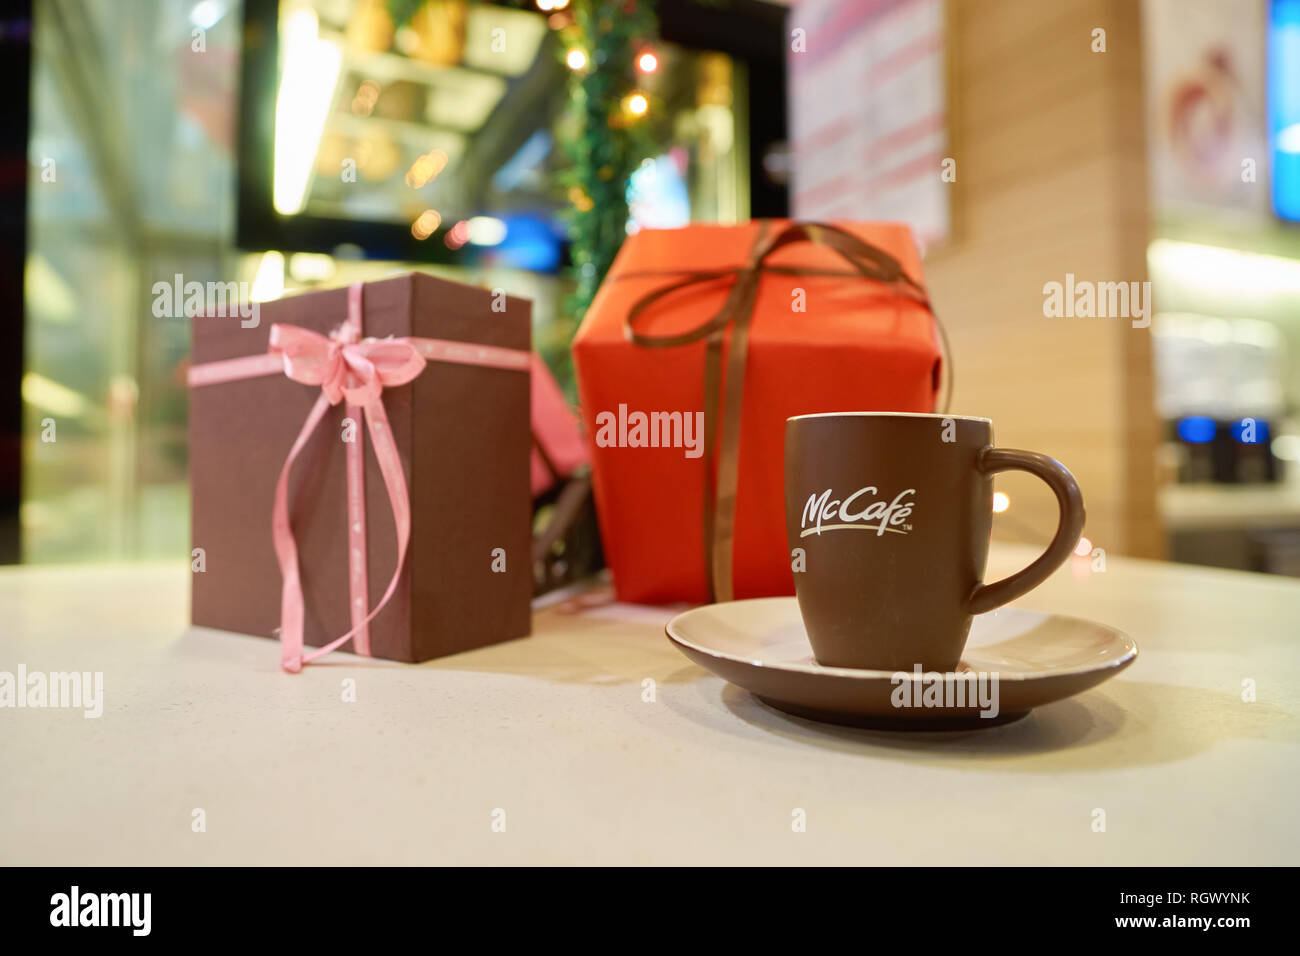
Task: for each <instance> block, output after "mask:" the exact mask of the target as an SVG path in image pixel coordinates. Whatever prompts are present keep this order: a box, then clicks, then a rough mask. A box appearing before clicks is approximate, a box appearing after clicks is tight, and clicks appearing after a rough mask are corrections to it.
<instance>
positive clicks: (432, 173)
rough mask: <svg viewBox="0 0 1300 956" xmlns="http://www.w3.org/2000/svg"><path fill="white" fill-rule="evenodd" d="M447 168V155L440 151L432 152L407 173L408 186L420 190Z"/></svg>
mask: <svg viewBox="0 0 1300 956" xmlns="http://www.w3.org/2000/svg"><path fill="white" fill-rule="evenodd" d="M446 168H447V154H446V153H445V152H443V151H442V150H440V149H434V150H430V151H429V152H427V153H425V154H424V155H423V156H421V157H420V158H419V159H417V160H416V161H415V162H413V163H412V164H411V168H410V169H408V170H407V171H406V185H408V186H410V187H411V188H412V189H419V188H420V187H421V186H423V185H424V184H425V183H427V182H429V180H431V179H433V178H434V177H436V176H437V175H438V174H439V173H440V172H442V171H443V170H444V169H446Z"/></svg>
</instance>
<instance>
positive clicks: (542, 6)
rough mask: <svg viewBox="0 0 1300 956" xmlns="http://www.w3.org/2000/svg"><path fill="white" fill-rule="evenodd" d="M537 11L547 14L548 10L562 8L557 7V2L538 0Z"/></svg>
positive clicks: (566, 0) (553, 0)
mask: <svg viewBox="0 0 1300 956" xmlns="http://www.w3.org/2000/svg"><path fill="white" fill-rule="evenodd" d="M565 2H566V3H567V2H568V0H565ZM537 9H538V10H541V11H542V12H543V13H545V12H546V11H547V10H558V9H560V8H559V7H558V6H557V5H556V0H537Z"/></svg>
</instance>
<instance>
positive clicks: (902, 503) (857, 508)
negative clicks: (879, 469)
mask: <svg viewBox="0 0 1300 956" xmlns="http://www.w3.org/2000/svg"><path fill="white" fill-rule="evenodd" d="M831 494H832V490H831V489H830V488H827V489H826V490H825V491H823V492H822V493H821V494H820V495H818V494H812V495H809V496H808V503H807V504H806V505H804V506H803V517H802V518H801V519H800V521H799V527H800V528H802V529H803V530H802V531H800V532H799V537H801V538H806V537H808V535H810V534H821V533H822V532H823V531H841V530H849V529H853V530H856V531H874V532H875V533H876V535H877V537H880V536H883V535H884V533H885V532H886V531H888V532H890V533H892V534H907V532H909V531H911V530H912V526H911V524H909V523H907V519H908V517H909V516H911V514H912V505H913V502H912V501H909V500H907V499H908V496H909V495H914V494H916V489H915V488H908V489H907V490H905V491H900V492H899V493H898V494H897V495H895V496H894V500H893V501H886V500H885V499H884V498H878V497H876V496H877V495H878V494H879V491H878V490H877V489H876V487H875V486H874V485H868V486H867V487H865V488H859V489H858V490H857V491H855V492H853V494H851V495H849V496H848V497H847V498H845V499H844V500H843V501H841V500H840V499H838V498H832V497H831ZM873 499H874V500H873ZM810 525H811V527H809V526H810Z"/></svg>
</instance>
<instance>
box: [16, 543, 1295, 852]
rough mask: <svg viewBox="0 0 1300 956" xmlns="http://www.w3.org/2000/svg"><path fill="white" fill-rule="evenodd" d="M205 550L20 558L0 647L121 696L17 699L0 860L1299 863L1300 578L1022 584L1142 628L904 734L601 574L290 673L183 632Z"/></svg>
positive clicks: (1141, 574)
mask: <svg viewBox="0 0 1300 956" xmlns="http://www.w3.org/2000/svg"><path fill="white" fill-rule="evenodd" d="M1029 555H1030V551H1029V550H1027V549H1024V548H1017V547H998V548H996V549H995V553H994V556H993V559H992V562H991V568H990V572H991V574H992V573H1003V572H1005V571H1008V570H1011V569H1013V568H1014V567H1015V566H1016V565H1018V564H1021V563H1024V561H1025V560H1027V558H1028V557H1029ZM1080 560H1081V559H1080ZM188 574H189V571H188V567H186V566H132V567H85V568H61V569H55V568H51V569H42V568H19V569H11V570H5V571H3V572H0V670H6V671H10V672H16V670H17V666H18V665H19V664H20V663H21V664H25V665H26V667H27V668H28V669H29V671H34V670H39V671H45V672H51V671H66V670H79V671H97V670H98V671H103V674H104V698H105V704H104V712H103V716H102V717H101V718H99V719H97V720H96V719H86V718H84V717H83V716H82V713H81V712H80V711H72V710H55V709H45V710H39V709H21V710H20V709H8V708H6V709H0V765H2V766H3V767H4V772H3V773H0V863H7V864H14V863H34V864H47V863H48V864H74V865H81V864H233V863H340V864H360V863H405V864H444V863H456V864H498V863H506V864H512V863H650V864H674V863H741V864H763V863H796V864H802V863H806V864H822V863H854V864H905V863H935V864H989V863H994V864H1055V863H1083V864H1159V863H1169V864H1192V863H1240V864H1280V863H1296V862H1297V861H1300V823H1298V822H1297V813H1296V799H1297V798H1296V794H1297V792H1300V719H1298V715H1300V582H1297V581H1294V580H1285V579H1277V578H1268V577H1264V576H1258V575H1249V574H1244V573H1238V572H1228V571H1217V570H1211V569H1203V568H1192V567H1182V566H1175V565H1169V564H1156V563H1147V562H1139V561H1127V560H1123V559H1120V558H1111V559H1110V560H1109V562H1108V567H1107V570H1106V572H1105V573H1086V572H1084V571H1082V569H1081V568H1080V567H1073V566H1067V567H1065V568H1063V569H1062V570H1061V571H1060V572H1058V573H1057V575H1056V576H1055V577H1053V578H1052V580H1051V581H1049V582H1048V583H1047V584H1046V585H1044V586H1043V587H1041V588H1040V589H1038V590H1037V591H1035V592H1034V593H1033V594H1032V595H1030V596H1029V597H1028V598H1027V599H1025V600H1023V601H1022V602H1020V603H1021V606H1025V607H1030V608H1034V609H1037V610H1050V611H1058V612H1061V613H1068V614H1074V615H1078V616H1084V617H1091V618H1094V619H1097V620H1100V621H1104V622H1106V623H1109V624H1113V625H1115V626H1117V627H1119V628H1121V629H1123V630H1126V631H1127V632H1129V633H1130V634H1132V635H1133V637H1134V638H1135V639H1136V640H1137V642H1138V645H1139V647H1140V656H1139V659H1138V660H1137V662H1136V663H1135V664H1133V666H1132V667H1130V668H1129V669H1128V670H1127V671H1126V672H1125V673H1123V674H1122V675H1120V676H1119V677H1118V678H1116V679H1115V680H1113V681H1110V682H1108V683H1106V684H1103V685H1101V686H1100V687H1098V688H1096V689H1094V690H1092V691H1089V692H1087V693H1086V694H1084V695H1082V696H1080V697H1078V698H1076V699H1072V700H1068V701H1063V702H1060V703H1057V704H1053V705H1051V706H1049V707H1044V708H1041V709H1040V710H1038V711H1036V712H1035V713H1034V714H1032V715H1031V716H1030V717H1029V718H1027V719H1026V720H1023V721H1021V722H1019V723H1016V724H1012V725H1009V726H1006V727H1000V728H995V729H989V730H981V731H973V732H967V733H956V734H925V735H914V734H913V735H903V734H889V733H883V732H872V731H863V730H853V729H847V728H837V727H828V726H824V725H819V724H814V723H811V722H808V721H804V720H799V719H797V718H792V717H787V716H785V715H783V714H780V713H778V712H776V711H773V710H771V709H769V708H767V707H766V706H765V705H763V704H760V703H759V702H757V701H755V700H754V699H753V698H751V697H749V696H748V695H747V694H746V693H745V692H743V691H740V690H738V689H736V688H733V687H730V686H728V685H726V684H724V683H723V682H722V681H721V680H720V679H718V678H716V677H714V676H713V675H711V674H709V673H707V672H706V671H703V670H701V669H700V668H698V667H696V666H694V665H693V664H691V663H690V662H689V661H687V660H686V659H685V658H684V657H682V656H681V655H680V654H679V653H678V652H677V651H676V650H675V649H674V648H673V647H672V646H671V645H670V644H669V643H668V641H667V640H666V639H665V637H664V636H663V625H664V622H665V621H666V620H667V619H668V617H669V616H670V615H671V613H672V611H671V609H662V608H643V607H629V606H621V605H615V604H611V603H609V601H608V597H607V595H606V596H602V594H601V593H599V592H597V593H591V594H587V595H585V596H584V597H583V599H582V600H581V601H573V602H570V603H568V604H561V605H559V606H556V607H552V608H548V609H544V610H541V611H539V612H538V613H537V615H536V616H535V619H534V630H535V634H534V636H533V637H531V638H528V639H524V640H520V641H514V642H511V643H508V644H503V645H498V646H496V647H492V648H487V649H484V650H480V651H474V652H471V653H466V654H461V655H459V656H455V657H451V658H444V659H442V660H439V661H433V662H430V663H427V664H423V665H419V666H412V665H401V664H392V663H388V662H384V661H371V660H363V659H360V658H356V657H353V656H351V655H347V654H338V655H335V656H333V657H332V658H329V659H327V660H328V663H326V664H324V665H323V666H311V667H308V668H307V669H306V670H305V671H304V672H303V673H301V674H298V675H295V676H291V675H286V674H283V673H281V672H280V670H279V669H278V667H277V660H278V655H277V648H276V646H275V645H274V644H273V643H272V642H270V641H268V640H263V639H258V638H251V637H241V636H236V635H230V634H224V633H220V632H215V631H206V630H187V629H186V621H187V615H188V580H187V578H188ZM345 678H354V679H355V680H356V687H357V700H356V702H355V703H345V702H343V701H342V699H341V697H342V694H341V686H342V682H343V680H344V679H345ZM647 678H649V679H652V680H653V681H654V682H655V689H656V693H655V700H654V702H645V701H643V699H642V697H643V693H644V691H643V682H644V681H646V679H647ZM1247 678H1249V679H1253V680H1254V681H1255V682H1256V686H1257V695H1258V699H1257V700H1256V701H1255V702H1254V703H1245V702H1243V701H1242V699H1241V688H1242V681H1243V680H1244V679H1247ZM196 808H201V809H202V810H203V811H204V817H205V823H206V830H205V832H194V830H193V827H192V820H193V819H194V817H193V811H194V810H195V809H196ZM1097 808H1100V809H1102V810H1104V811H1105V814H1106V832H1094V831H1093V828H1092V824H1093V819H1094V810H1095V809H1097ZM498 809H500V810H504V811H505V816H504V818H505V831H504V832H494V830H493V828H492V823H493V819H494V817H493V814H494V811H497V810H498ZM796 809H801V810H802V811H804V814H805V815H806V821H807V828H806V832H794V831H793V829H792V826H791V823H792V819H793V817H792V814H793V813H794V812H795V810H796ZM497 819H500V816H498V817H497Z"/></svg>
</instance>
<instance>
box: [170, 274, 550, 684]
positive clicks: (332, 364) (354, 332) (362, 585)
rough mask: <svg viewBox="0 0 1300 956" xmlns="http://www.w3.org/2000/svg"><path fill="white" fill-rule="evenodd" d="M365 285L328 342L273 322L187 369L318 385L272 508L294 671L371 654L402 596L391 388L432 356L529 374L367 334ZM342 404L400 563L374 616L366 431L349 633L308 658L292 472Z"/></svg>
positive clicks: (496, 352)
mask: <svg viewBox="0 0 1300 956" xmlns="http://www.w3.org/2000/svg"><path fill="white" fill-rule="evenodd" d="M363 288H364V286H363V284H362V283H360V282H357V283H354V284H353V285H352V286H350V287H349V288H348V317H347V320H346V321H345V322H344V323H343V324H342V325H341V326H339V328H337V329H335V330H334V331H333V332H332V333H330V334H329V335H328V336H325V335H321V334H320V333H318V332H313V331H311V330H310V329H304V328H301V327H299V326H296V325H284V324H280V323H277V324H275V325H272V326H271V337H270V344H269V345H268V346H267V350H266V353H265V354H262V355H250V356H245V357H242V358H236V359H227V360H224V361H220V362H207V363H204V364H203V365H196V366H194V367H193V368H191V369H190V373H189V384H190V385H191V386H192V387H197V386H202V385H215V384H218V383H221V382H233V381H238V380H240V379H245V378H253V377H256V376H260V375H269V374H273V373H276V372H283V373H284V374H285V375H286V376H288V377H289V378H291V379H293V380H294V381H295V382H301V383H302V384H304V385H318V386H320V390H321V395H320V397H319V398H318V399H317V400H316V404H315V405H313V406H312V409H311V411H310V412H309V413H308V415H307V420H306V421H305V422H304V423H303V426H302V429H301V430H300V431H299V432H298V437H297V439H296V440H295V441H294V443H293V447H292V448H290V449H289V454H288V457H286V458H285V461H284V465H283V467H282V468H281V469H280V477H279V479H278V480H277V481H276V484H275V502H274V505H273V507H272V510H271V537H272V541H273V543H274V545H275V556H276V560H277V561H278V562H279V564H280V574H281V576H282V578H283V584H282V586H281V591H280V666H281V667H283V668H284V669H285V670H286V671H289V672H291V673H297V672H298V671H300V670H302V667H303V665H304V664H306V663H308V662H310V661H313V660H315V659H316V658H318V657H321V656H323V655H325V654H328V653H330V652H331V651H333V650H335V649H337V648H338V647H340V646H342V645H343V644H345V643H347V641H349V640H352V641H353V642H354V649H355V650H356V652H357V653H358V654H364V655H369V654H370V628H369V625H370V622H371V620H373V619H374V617H375V615H376V614H378V613H379V612H380V611H381V610H382V609H383V607H384V605H386V604H387V603H388V601H389V599H390V598H391V597H392V596H393V594H394V592H395V591H396V590H397V584H398V581H399V580H400V578H401V574H402V565H403V563H404V561H405V559H406V550H407V546H408V545H409V543H410V538H411V504H410V498H409V496H408V494H407V489H406V475H405V473H404V472H403V471H402V461H401V457H400V456H399V455H398V453H397V445H396V443H395V442H394V441H393V436H392V430H391V428H390V427H389V424H388V415H387V413H386V412H385V411H384V404H383V391H384V389H385V388H388V387H391V386H396V385H405V384H407V383H408V382H410V381H412V380H413V379H415V377H416V376H418V375H419V374H420V373H421V372H422V371H424V367H425V364H426V362H427V361H428V360H434V361H442V362H457V363H461V364H468V365H483V366H488V367H492V368H508V369H516V370H524V371H526V370H528V368H529V363H530V353H528V352H523V351H520V350H517V349H504V348H498V347H496V346H490V345H473V344H470V343H466V342H450V341H446V340H442V339H420V338H413V337H412V338H387V339H363V338H361V316H362V301H361V297H362V289H363ZM339 402H345V403H346V406H347V415H348V417H349V418H351V419H352V420H353V421H354V422H356V421H358V420H360V419H364V420H365V423H366V427H367V430H368V431H369V432H370V440H371V443H372V444H373V446H374V449H375V459H376V460H377V461H378V463H379V472H380V474H381V475H382V476H383V479H384V487H385V488H386V489H387V491H388V501H389V505H390V507H391V508H392V512H393V524H394V526H395V527H396V529H397V566H396V568H394V570H393V577H392V580H390V581H389V582H388V588H387V589H386V590H385V591H384V596H383V597H382V598H380V600H379V603H378V604H376V605H375V606H374V608H373V609H372V610H370V611H369V612H368V613H367V611H366V604H367V600H368V597H369V584H368V576H367V569H366V508H365V477H364V473H365V472H364V449H363V448H362V435H361V433H360V432H357V433H356V435H355V437H354V440H353V441H350V442H347V443H346V444H347V465H346V470H347V497H348V572H349V573H348V592H349V594H348V597H349V611H350V614H351V622H352V629H351V630H349V631H348V632H347V633H346V634H344V635H342V636H341V637H337V638H335V639H334V640H332V641H330V642H329V643H328V644H325V645H323V646H321V647H319V648H317V649H316V650H314V651H312V652H311V653H309V654H304V653H303V643H304V641H303V635H304V630H305V615H306V611H305V601H304V599H303V592H302V578H301V575H300V573H299V568H298V546H297V543H296V542H295V541H294V537H293V529H292V528H291V527H290V525H289V473H290V471H291V470H292V468H293V463H294V461H296V460H297V458H298V454H299V452H301V451H302V449H303V448H304V447H305V446H306V444H307V440H308V439H309V438H310V437H311V435H312V433H313V432H314V431H315V430H316V427H317V426H318V425H319V424H320V422H321V420H322V419H323V418H324V417H325V413H326V412H327V411H328V410H329V408H330V407H331V406H333V405H337V404H338V403H339Z"/></svg>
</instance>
